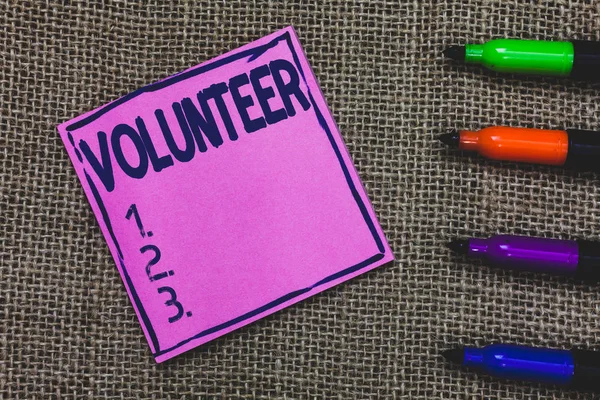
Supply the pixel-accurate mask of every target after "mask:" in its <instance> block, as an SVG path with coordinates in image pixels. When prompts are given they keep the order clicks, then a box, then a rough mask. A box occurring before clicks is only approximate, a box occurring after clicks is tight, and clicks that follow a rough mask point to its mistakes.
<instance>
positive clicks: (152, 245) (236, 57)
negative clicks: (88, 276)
mask: <svg viewBox="0 0 600 400" xmlns="http://www.w3.org/2000/svg"><path fill="white" fill-rule="evenodd" d="M58 130H59V132H60V134H61V137H62V139H63V141H64V143H65V146H66V148H67V151H68V153H69V156H70V157H71V160H72V161H73V164H74V166H75V170H76V171H77V175H78V176H79V179H80V180H81V184H82V185H83V188H84V190H85V193H86V195H87V197H88V199H89V201H90V203H91V205H92V209H93V211H94V213H95V215H96V218H97V219H98V223H99V224H100V228H101V229H102V233H103V234H104V236H105V238H106V240H107V242H108V246H109V248H110V251H111V253H112V255H113V257H114V259H115V262H116V264H117V268H118V269H119V272H120V273H121V277H122V278H123V281H124V282H125V288H126V289H127V292H128V293H129V297H130V298H131V301H132V303H133V306H134V308H135V311H136V313H137V315H138V318H139V319H140V322H141V324H142V328H143V330H144V333H145V335H146V338H147V339H148V342H149V344H150V349H151V351H152V353H153V355H154V356H155V358H156V361H157V362H162V361H165V360H167V359H169V358H171V357H174V356H176V355H178V354H180V353H182V352H184V351H187V350H189V349H191V348H194V347H196V346H199V345H201V344H203V343H206V342H208V341H210V340H212V339H214V338H216V337H219V336H221V335H224V334H226V333H228V332H230V331H232V330H234V329H237V328H239V327H241V326H244V325H246V324H249V323H251V322H252V321H255V320H257V319H259V318H262V317H264V316H266V315H269V314H271V313H273V312H275V311H277V310H280V309H282V308H284V307H287V306H289V305H291V304H294V303H296V302H298V301H300V300H302V299H305V298H307V297H309V296H312V295H314V294H316V293H318V292H321V291H323V290H325V289H327V288H329V287H331V286H334V285H337V284H339V283H340V282H343V281H345V280H348V279H350V278H352V277H354V276H356V275H359V274H361V273H363V272H365V271H368V270H370V269H373V268H375V267H377V266H379V265H381V264H384V263H386V262H388V261H391V260H392V259H393V255H392V253H391V250H390V248H389V245H388V244H387V242H386V240H385V237H384V234H383V232H382V230H381V227H380V226H379V224H378V222H377V219H376V217H375V214H374V212H373V209H372V206H371V204H370V203H369V199H368V198H367V195H366V193H365V190H364V188H363V187H362V185H361V182H360V179H359V177H358V175H357V173H356V170H355V169H354V167H353V165H352V160H351V159H350V156H349V154H348V151H347V150H346V148H345V146H344V143H343V141H342V138H341V136H340V134H339V131H338V129H337V127H336V125H335V122H334V121H333V118H332V117H331V113H330V112H329V110H328V108H327V104H326V102H325V99H324V98H323V95H322V94H321V91H320V90H319V86H318V84H317V81H316V79H315V77H314V75H313V73H312V71H311V69H310V66H309V64H308V61H307V60H306V57H305V55H304V53H303V52H302V48H301V46H300V43H299V42H298V38H297V37H296V34H295V32H294V30H293V29H292V28H291V27H289V28H286V29H283V30H281V31H279V32H276V33H274V34H271V35H269V36H267V37H264V38H262V39H260V40H257V41H256V42H253V43H250V44H248V45H246V46H243V47H241V48H239V49H237V50H234V51H231V52H229V53H227V54H225V55H223V56H220V57H217V58H215V59H213V60H211V61H208V62H205V63H203V64H200V65H198V66H195V67H193V68H190V69H188V70H187V71H184V72H182V73H179V74H176V75H173V76H171V77H169V78H166V79H164V80H162V81H160V82H157V83H154V84H152V85H150V86H146V87H145V88H142V89H140V90H138V91H136V92H133V93H131V94H129V95H127V96H125V97H122V98H120V99H118V100H116V101H113V102H111V103H109V104H107V105H105V106H103V107H100V108H98V109H96V110H93V111H91V112H88V113H86V114H84V115H82V116H80V117H78V118H75V119H73V120H71V121H69V122H67V123H64V124H62V125H60V126H59V127H58Z"/></svg>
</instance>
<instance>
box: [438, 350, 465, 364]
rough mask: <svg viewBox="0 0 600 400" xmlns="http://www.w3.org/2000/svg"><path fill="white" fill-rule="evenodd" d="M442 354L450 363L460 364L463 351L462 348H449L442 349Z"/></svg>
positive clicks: (463, 355)
mask: <svg viewBox="0 0 600 400" xmlns="http://www.w3.org/2000/svg"><path fill="white" fill-rule="evenodd" d="M442 356H444V358H445V359H446V360H448V361H450V362H451V363H454V364H462V362H463V359H464V357H465V352H464V350H463V349H450V350H445V351H443V352H442Z"/></svg>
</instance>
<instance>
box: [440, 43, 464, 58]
mask: <svg viewBox="0 0 600 400" xmlns="http://www.w3.org/2000/svg"><path fill="white" fill-rule="evenodd" d="M465 54H466V49H465V46H450V47H448V48H447V49H446V50H444V55H445V56H446V57H448V58H451V59H453V60H457V61H464V59H465Z"/></svg>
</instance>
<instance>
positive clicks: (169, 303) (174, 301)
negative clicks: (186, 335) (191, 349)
mask: <svg viewBox="0 0 600 400" xmlns="http://www.w3.org/2000/svg"><path fill="white" fill-rule="evenodd" d="M164 292H167V293H169V294H170V295H171V298H170V299H169V300H167V301H165V305H166V306H175V307H177V314H175V315H174V316H172V317H169V323H170V324H172V323H173V322H176V321H179V320H180V319H181V317H183V306H182V305H181V303H180V302H178V301H177V293H175V291H174V290H173V289H172V288H170V287H168V286H163V287H160V288H158V293H164Z"/></svg>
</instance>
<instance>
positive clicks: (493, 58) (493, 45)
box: [444, 39, 600, 80]
mask: <svg viewBox="0 0 600 400" xmlns="http://www.w3.org/2000/svg"><path fill="white" fill-rule="evenodd" d="M444 54H445V55H446V56H448V57H450V58H452V59H455V60H459V61H464V62H465V63H468V64H481V65H483V66H484V67H486V68H489V69H491V70H493V71H497V72H507V73H518V74H534V75H553V76H570V77H573V78H576V79H594V80H596V79H599V78H600V43H599V42H590V41H582V40H574V41H570V42H550V41H544V40H519V39H495V40H490V41H489V42H486V43H484V44H467V45H465V46H452V47H449V48H447V49H446V50H445V51H444Z"/></svg>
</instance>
